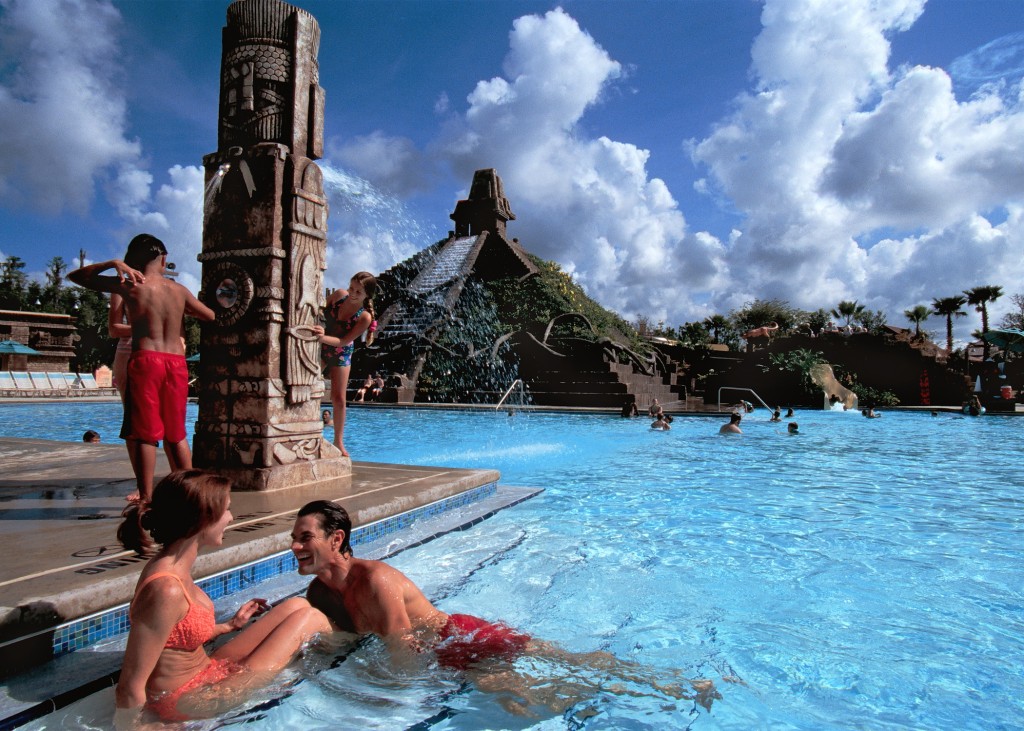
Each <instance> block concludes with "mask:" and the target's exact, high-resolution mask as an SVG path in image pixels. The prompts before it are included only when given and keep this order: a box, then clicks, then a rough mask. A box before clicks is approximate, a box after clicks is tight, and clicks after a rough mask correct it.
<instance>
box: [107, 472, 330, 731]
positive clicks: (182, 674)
mask: <svg viewBox="0 0 1024 731" xmlns="http://www.w3.org/2000/svg"><path fill="white" fill-rule="evenodd" d="M230 503H231V482H230V481H229V480H227V479H225V478H223V477H220V476H218V475H213V474H210V473H207V472H203V471H201V470H180V471H178V472H172V473H171V474H170V475H168V476H167V477H165V478H164V479H163V480H161V482H160V483H159V484H158V485H157V486H156V488H155V489H154V491H153V501H152V503H151V504H150V505H149V506H148V507H146V506H139V505H132V506H129V508H128V509H127V510H126V511H125V520H124V522H123V523H122V524H121V527H120V529H119V530H118V539H119V540H120V541H121V543H122V544H124V546H125V547H126V548H129V549H132V550H136V551H139V552H142V551H145V550H148V549H149V548H151V547H152V545H153V543H154V542H155V543H156V544H160V546H161V547H160V550H159V551H158V552H157V553H156V555H155V556H154V557H153V558H152V559H151V560H150V561H149V563H148V564H146V567H145V568H144V569H143V570H142V575H141V576H140V577H139V582H138V584H137V585H136V588H135V597H134V598H133V599H132V603H131V607H130V609H129V618H130V619H131V623H132V626H131V631H130V632H129V634H128V645H127V647H126V648H125V656H124V664H123V666H122V668H121V678H120V681H119V682H118V685H117V689H116V691H115V702H116V706H117V710H116V712H115V722H116V725H117V726H118V728H124V727H132V726H134V725H135V724H136V723H137V722H139V721H140V720H141V714H142V712H143V709H144V707H145V708H146V709H148V710H149V711H151V712H153V713H155V714H156V715H157V716H158V717H159V718H160V719H161V720H164V721H180V720H187V719H189V718H198V717H203V716H205V715H209V714H210V713H211V710H212V708H213V707H214V706H219V707H217V708H216V711H217V712H220V711H223V710H224V707H223V706H224V705H225V704H226V703H232V702H237V700H239V699H240V698H239V696H240V694H241V693H243V692H244V691H245V689H247V688H253V687H258V686H259V685H263V684H265V683H266V682H268V681H269V680H270V679H271V678H272V677H273V676H274V675H276V674H277V672H278V671H280V670H281V669H282V668H283V667H284V666H285V665H287V664H288V663H289V662H291V660H292V659H293V658H294V657H295V656H296V654H298V652H299V651H300V650H301V649H302V647H303V646H304V645H305V644H306V643H307V642H308V641H309V640H310V639H311V638H312V637H313V636H314V635H316V634H318V633H320V632H329V631H330V629H331V628H330V623H329V622H328V621H327V618H326V617H325V616H324V615H323V614H322V613H321V612H320V611H319V610H317V609H314V608H313V607H311V606H310V605H309V603H308V602H307V601H306V600H305V599H299V598H292V599H289V600H287V601H285V602H282V603H281V604H279V605H277V606H276V607H274V608H273V609H269V607H268V605H267V602H266V601H265V600H263V599H251V600H249V601H248V602H246V603H245V604H243V605H242V606H241V608H240V609H239V610H238V612H237V613H236V614H235V616H234V617H233V618H231V619H230V620H228V621H227V622H224V623H220V624H218V623H217V620H216V618H215V616H214V606H213V602H212V601H211V600H210V597H208V596H207V595H206V594H205V593H204V592H203V590H202V589H200V588H199V587H198V586H196V584H195V582H194V581H193V580H192V566H193V564H194V563H195V560H196V557H197V555H198V554H199V549H200V548H203V547H204V546H219V545H221V542H222V540H223V538H224V529H225V528H226V527H227V525H228V523H230V522H231V520H232V516H231V511H230ZM140 511H141V514H140ZM146 532H148V533H149V534H150V535H151V536H152V541H150V540H148V539H147V537H146V536H145V533H146ZM268 609H269V611H268ZM264 612H265V614H264ZM257 615H263V616H262V617H260V619H259V621H257V622H255V623H254V624H252V625H249V621H250V620H251V619H252V618H253V617H254V616H257ZM236 630H241V632H239V634H238V635H237V636H235V637H233V638H231V639H230V640H228V641H227V642H225V643H224V644H223V645H221V646H220V647H218V648H217V649H216V650H214V652H213V653H212V655H208V654H207V653H206V650H205V649H204V648H203V645H204V644H205V643H207V642H209V641H210V640H212V639H213V638H215V637H217V636H219V635H222V634H225V633H228V632H234V631H236Z"/></svg>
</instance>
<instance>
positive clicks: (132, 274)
mask: <svg viewBox="0 0 1024 731" xmlns="http://www.w3.org/2000/svg"><path fill="white" fill-rule="evenodd" d="M161 246H162V245H161ZM165 264H166V255H163V256H161V257H158V258H155V259H153V260H151V261H149V262H148V263H147V264H146V265H145V267H144V269H143V270H142V271H139V270H137V269H132V268H131V267H130V266H128V265H127V264H125V263H124V262H123V261H121V260H120V259H111V260H110V261H106V262H102V263H99V264H90V265H89V266H86V267H82V268H81V269H76V270H75V271H73V272H71V273H69V274H68V279H70V280H71V281H72V282H74V283H75V284H79V285H81V286H83V287H88V288H89V289H95V290H98V291H100V292H110V293H112V294H118V295H121V298H122V299H123V300H124V308H125V311H126V312H127V313H128V321H129V322H130V323H131V327H132V350H150V351H155V352H158V353H171V354H173V355H184V354H185V346H184V342H183V340H182V338H183V336H184V334H185V333H184V321H183V318H184V316H185V315H191V316H192V317H195V318H196V319H198V320H205V321H207V322H210V321H212V320H215V319H216V315H215V314H214V312H213V310H211V309H210V308H209V307H207V306H206V305H204V304H203V303H202V302H200V301H199V300H198V299H196V298H195V296H194V295H193V294H192V293H191V292H189V291H188V290H187V289H186V288H185V287H183V286H181V285H180V284H178V283H177V282H172V281H171V280H169V279H167V278H166V277H165V276H164V266H165ZM108 269H114V270H115V272H116V276H109V275H103V274H101V272H104V271H107V270H108Z"/></svg>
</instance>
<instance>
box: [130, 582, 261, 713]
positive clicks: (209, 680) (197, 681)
mask: <svg viewBox="0 0 1024 731" xmlns="http://www.w3.org/2000/svg"><path fill="white" fill-rule="evenodd" d="M161 576H170V577H173V578H174V579H175V580H176V581H177V582H178V583H180V584H181V589H182V591H183V592H184V593H185V601H187V602H188V612H187V613H186V614H185V616H184V617H182V618H181V620H179V621H178V623H177V624H175V625H174V627H172V628H171V634H170V635H168V637H167V643H166V644H165V645H164V649H166V650H187V651H192V650H196V649H198V648H200V647H202V646H203V645H205V644H206V643H207V642H209V641H210V640H212V639H213V636H214V633H215V632H216V629H215V628H216V625H217V619H216V617H215V616H214V613H213V610H212V609H210V608H209V607H207V606H206V605H205V604H200V603H199V602H194V601H192V598H191V596H190V595H189V591H188V588H187V587H186V586H185V582H183V581H182V580H181V577H179V576H177V575H176V574H172V573H170V572H169V571H160V572H157V573H155V574H151V575H150V576H147V577H146V579H145V580H144V581H143V582H142V583H141V584H139V586H138V588H137V589H136V590H135V595H136V596H138V594H139V592H140V591H142V588H143V587H144V586H145V585H146V584H148V583H149V582H151V581H152V580H153V579H158V578H160V577H161ZM129 611H130V610H129ZM243 669H244V668H243V667H242V666H241V665H239V664H238V663H235V662H230V661H226V660H218V659H217V658H215V657H212V658H210V663H209V665H207V666H206V667H204V668H203V669H202V670H200V671H199V672H198V673H196V674H195V675H194V676H192V678H190V679H189V680H187V681H186V682H185V683H184V684H183V685H181V686H180V687H178V688H177V689H175V690H169V691H167V692H164V693H159V694H156V695H153V696H151V697H150V698H149V701H148V702H147V703H146V707H147V708H149V709H150V710H151V711H153V712H154V713H156V714H157V715H158V716H160V718H162V719H163V720H164V721H186V720H188V717H187V716H184V715H182V714H180V713H179V712H178V708H177V706H178V699H179V698H181V696H183V695H184V694H185V693H188V692H189V691H190V690H195V689H196V688H199V687H202V686H206V685H214V684H215V683H219V682H220V681H221V680H224V679H225V678H227V677H229V676H230V675H234V674H235V673H238V672H241V671H242V670H243Z"/></svg>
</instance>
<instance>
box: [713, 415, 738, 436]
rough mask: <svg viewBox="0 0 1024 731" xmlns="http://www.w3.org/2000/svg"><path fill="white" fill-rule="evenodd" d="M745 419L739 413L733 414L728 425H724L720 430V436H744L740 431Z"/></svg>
mask: <svg viewBox="0 0 1024 731" xmlns="http://www.w3.org/2000/svg"><path fill="white" fill-rule="evenodd" d="M742 420H743V417H742V416H740V415H739V413H737V412H735V411H734V412H733V413H732V416H730V417H729V423H728V424H722V428H721V429H719V430H718V433H719V434H742V433H743V430H742V429H740V422H741V421H742Z"/></svg>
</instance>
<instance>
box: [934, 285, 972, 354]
mask: <svg viewBox="0 0 1024 731" xmlns="http://www.w3.org/2000/svg"><path fill="white" fill-rule="evenodd" d="M965 304H967V298H966V297H964V296H963V295H960V294H957V295H954V296H952V297H937V298H936V299H933V300H932V312H933V313H934V314H936V315H938V316H939V317H945V318H946V350H948V351H949V352H950V353H952V352H953V318H954V317H967V313H966V312H964V311H963V310H962V309H961V308H962V307H963V306H964V305H965Z"/></svg>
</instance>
